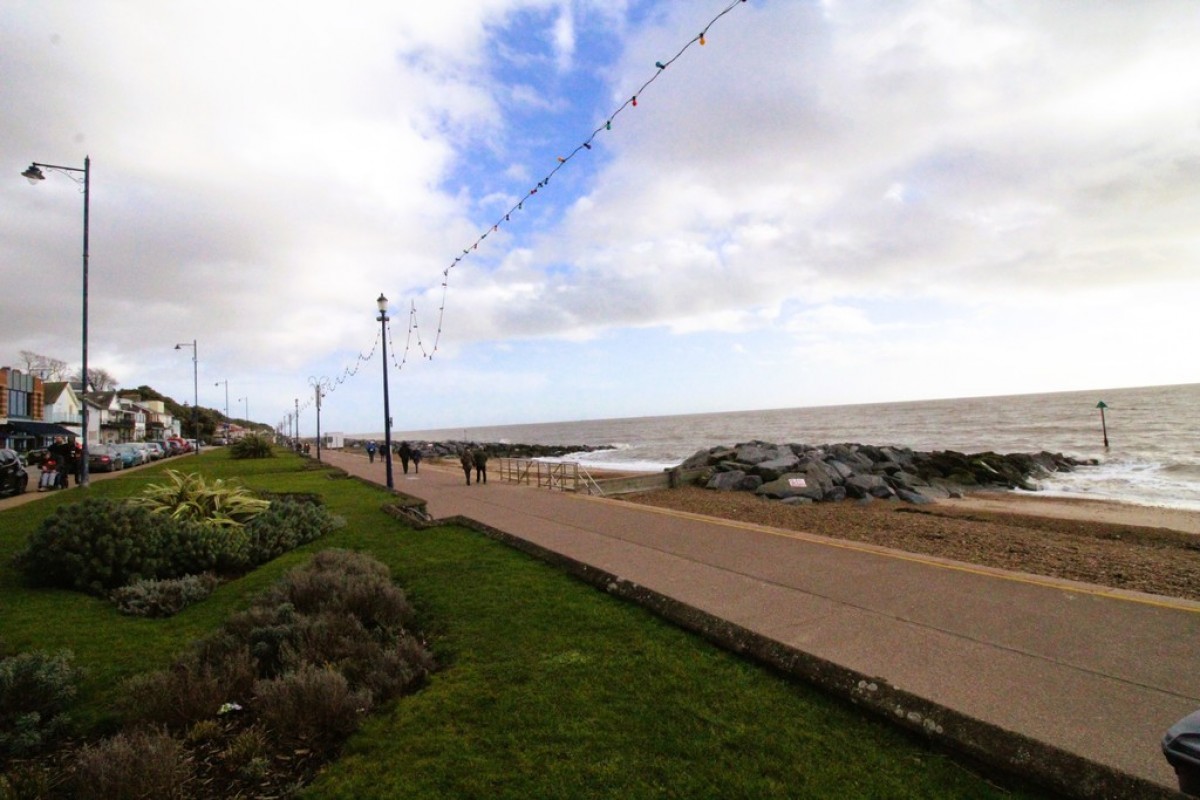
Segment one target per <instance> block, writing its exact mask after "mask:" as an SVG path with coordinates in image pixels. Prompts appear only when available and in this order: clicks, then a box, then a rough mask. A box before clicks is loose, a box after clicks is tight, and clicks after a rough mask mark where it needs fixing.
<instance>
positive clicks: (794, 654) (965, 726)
mask: <svg viewBox="0 0 1200 800" xmlns="http://www.w3.org/2000/svg"><path fill="white" fill-rule="evenodd" d="M376 485H377V484H376ZM389 513H391V512H389ZM393 516H400V514H396V513H393ZM404 519H405V520H406V521H408V522H410V523H412V522H413V521H412V520H411V519H409V518H408V517H404ZM414 525H415V527H418V528H420V529H428V528H433V527H438V526H442V525H458V526H461V527H464V528H469V529H471V530H474V531H478V532H479V533H482V534H483V535H485V536H488V537H489V538H492V539H495V540H496V541H499V542H502V543H503V544H506V545H508V546H510V547H512V548H514V549H516V550H518V551H520V552H522V553H525V554H527V555H530V556H532V557H534V558H537V559H539V560H540V561H543V562H545V563H547V564H549V565H551V566H554V567H556V568H558V569H561V570H563V571H564V572H565V573H567V574H568V575H571V576H572V577H574V578H577V579H579V580H581V581H583V582H585V583H587V584H589V585H591V586H593V587H595V588H597V589H600V590H602V591H604V592H607V593H608V594H611V595H613V596H615V597H620V598H622V599H624V600H628V601H631V602H634V603H636V604H638V605H639V606H641V607H643V608H645V609H646V610H648V611H650V612H651V613H653V614H656V615H657V616H659V617H661V618H663V619H665V620H667V621H669V622H671V623H673V624H675V625H678V626H680V627H682V628H684V629H686V630H689V631H692V632H693V633H696V634H698V635H700V636H702V637H703V638H704V639H706V640H707V641H709V642H712V643H713V644H715V645H717V646H718V647H721V648H723V649H725V650H728V651H730V652H733V653H736V654H738V655H740V656H743V657H747V658H750V659H752V660H754V661H756V662H758V663H760V664H763V665H765V666H767V667H770V668H772V669H774V670H777V671H779V672H781V673H783V674H785V675H787V676H789V677H792V678H797V679H799V680H802V681H804V682H806V683H808V684H810V685H812V686H815V687H816V688H818V689H820V690H822V691H824V692H827V693H828V694H831V695H833V696H835V697H838V698H840V699H843V700H847V701H849V702H850V703H853V704H854V705H856V706H859V707H861V708H863V709H865V710H867V711H868V712H870V713H872V714H874V715H875V716H877V717H879V718H881V719H883V720H885V721H887V722H889V723H892V724H894V725H897V726H899V727H901V728H903V729H905V730H907V731H909V732H910V733H913V734H915V735H917V736H918V737H920V738H921V739H924V740H925V741H926V742H928V743H929V744H930V745H932V746H934V747H937V748H941V749H944V750H948V751H951V752H954V753H955V754H957V755H958V756H960V757H964V758H965V759H967V760H968V761H969V762H971V763H974V764H975V765H977V766H978V767H980V768H981V769H983V770H985V771H990V772H991V773H992V774H994V775H1001V776H1004V777H1005V778H1007V779H1009V780H1011V781H1014V782H1016V783H1022V784H1034V785H1037V786H1040V787H1043V788H1046V789H1050V790H1052V791H1054V792H1058V793H1060V794H1062V795H1064V796H1066V797H1073V798H1080V800H1083V799H1084V798H1088V799H1092V800H1094V799H1095V798H1128V797H1137V798H1143V799H1144V800H1160V799H1161V800H1168V799H1169V798H1182V797H1184V795H1182V794H1180V793H1178V792H1176V791H1174V790H1172V789H1169V788H1167V787H1165V786H1162V785H1160V784H1157V783H1154V782H1151V781H1147V780H1145V779H1143V778H1139V777H1137V776H1135V775H1130V774H1128V773H1124V772H1121V771H1119V770H1115V769H1113V768H1111V767H1108V766H1106V765H1104V764H1099V763H1096V762H1094V761H1090V760H1088V759H1085V758H1082V757H1080V756H1078V755H1075V754H1073V753H1069V752H1067V751H1065V750H1062V749H1060V748H1057V747H1054V746H1053V745H1049V744H1046V743H1044V742H1039V741H1037V740H1034V739H1031V738H1029V737H1027V736H1023V735H1021V734H1018V733H1015V732H1012V731H1008V730H1005V729H1003V728H1001V727H999V726H997V725H993V724H991V723H987V722H983V721H981V720H977V719H974V718H973V717H970V716H967V715H965V714H963V713H961V712H958V711H955V710H953V709H950V708H946V707H945V706H942V705H940V704H938V703H934V702H932V701H929V700H927V699H925V698H922V697H918V696H916V695H913V694H911V693H909V692H906V691H904V690H902V689H898V688H896V687H894V686H891V685H889V684H887V683H886V682H884V681H883V680H881V679H878V678H874V677H872V676H869V675H865V674H863V673H860V672H856V671H854V670H851V669H847V668H845V667H842V666H839V665H837V664H834V663H832V662H829V661H826V660H825V659H822V658H818V657H816V656H814V655H812V654H810V653H806V652H804V651H802V650H799V649H797V648H794V647H790V646H788V645H785V644H783V643H781V642H778V641H776V640H774V639H771V638H769V637H766V636H763V635H762V634H759V633H755V632H754V631H751V630H748V629H746V628H744V627H742V626H740V625H736V624H734V623H731V622H728V621H727V620H723V619H721V618H719V617H715V616H713V615H712V614H709V613H708V612H705V611H701V610H699V609H697V608H695V607H693V606H690V605H687V604H685V603H681V602H679V601H678V600H675V599H674V598H671V597H668V596H666V595H664V594H662V593H660V592H656V591H654V590H652V589H648V588H646V587H644V586H640V585H638V584H636V583H634V582H632V581H628V580H625V579H623V578H621V577H620V576H618V575H614V574H612V573H610V572H607V571H605V570H602V569H598V568H596V567H593V566H591V565H589V564H586V563H584V562H582V561H578V560H576V559H573V558H571V557H569V556H565V555H563V554H561V553H557V552H555V551H553V550H549V549H547V548H545V547H542V546H541V545H538V544H535V543H533V542H530V541H528V540H526V539H522V538H520V537H518V536H514V535H512V534H510V533H507V532H505V531H502V530H499V529H497V528H493V527H491V526H489V525H486V524H484V523H481V522H478V521H476V520H473V519H471V518H469V517H464V516H451V517H446V518H444V519H438V520H428V521H422V522H418V523H414Z"/></svg>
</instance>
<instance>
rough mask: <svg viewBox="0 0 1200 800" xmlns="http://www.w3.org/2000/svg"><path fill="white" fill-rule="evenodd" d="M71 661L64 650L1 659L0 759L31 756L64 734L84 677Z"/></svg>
mask: <svg viewBox="0 0 1200 800" xmlns="http://www.w3.org/2000/svg"><path fill="white" fill-rule="evenodd" d="M72 658H73V655H72V653H71V652H70V651H69V650H63V651H61V652H59V653H56V654H54V655H51V654H49V653H45V652H42V651H35V652H31V653H19V654H17V655H15V656H9V657H7V658H3V659H0V756H6V755H21V754H24V753H29V752H33V751H35V750H38V749H40V748H41V747H43V746H44V745H46V744H48V743H49V742H51V741H52V740H53V739H54V738H55V737H56V736H58V735H60V734H61V733H63V732H64V731H65V729H66V727H67V725H68V723H69V721H70V720H69V718H68V717H67V714H66V710H67V708H68V707H69V706H70V705H71V703H72V701H74V699H75V695H76V693H77V692H78V684H79V680H80V678H81V677H82V675H83V672H82V670H80V669H77V668H75V667H73V666H71V660H72Z"/></svg>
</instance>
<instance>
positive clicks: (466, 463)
mask: <svg viewBox="0 0 1200 800" xmlns="http://www.w3.org/2000/svg"><path fill="white" fill-rule="evenodd" d="M458 460H459V462H461V463H462V468H463V474H464V475H466V476H467V486H470V485H471V467H473V466H475V459H474V457H473V456H472V455H471V451H470V449H468V448H465V447H464V448H463V451H462V455H461V456H459V457H458Z"/></svg>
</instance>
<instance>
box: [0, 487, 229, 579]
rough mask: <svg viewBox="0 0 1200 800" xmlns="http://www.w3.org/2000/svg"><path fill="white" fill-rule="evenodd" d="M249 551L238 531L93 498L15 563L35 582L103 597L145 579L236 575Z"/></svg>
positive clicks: (62, 515)
mask: <svg viewBox="0 0 1200 800" xmlns="http://www.w3.org/2000/svg"><path fill="white" fill-rule="evenodd" d="M248 552H249V537H248V536H247V534H246V533H245V532H244V531H243V530H241V529H222V528H209V527H206V526H204V525H200V524H198V523H196V522H191V521H187V520H179V519H174V518H172V517H169V516H165V515H161V514H155V513H153V512H151V511H150V510H149V509H147V508H145V507H142V506H137V505H132V504H130V503H126V502H120V501H115V500H107V499H99V498H88V499H87V500H84V501H83V502H80V503H73V504H71V505H65V506H60V507H58V508H57V509H55V511H54V513H53V514H51V515H50V516H49V517H47V518H46V519H45V520H43V521H42V524H41V526H40V527H39V528H38V530H37V531H36V532H35V533H34V534H33V535H32V536H30V537H29V541H28V543H27V544H26V547H25V549H24V550H22V551H21V552H19V553H18V554H17V555H16V557H15V558H14V563H15V564H16V566H17V567H18V569H20V570H21V571H22V572H23V573H24V574H25V575H26V576H27V577H28V578H29V580H30V581H31V582H33V583H35V584H42V585H49V586H61V587H65V588H71V589H78V590H81V591H85V592H90V593H92V594H101V595H103V594H108V593H109V592H111V591H112V590H113V589H116V588H118V587H121V586H126V585H129V584H131V583H134V582H137V581H141V580H156V579H157V580H162V579H167V578H178V577H181V576H183V575H189V574H198V573H202V572H208V571H210V570H221V571H226V572H228V571H238V570H240V569H244V568H245V566H246V565H247V563H248V555H247V554H248Z"/></svg>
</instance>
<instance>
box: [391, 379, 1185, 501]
mask: <svg viewBox="0 0 1200 800" xmlns="http://www.w3.org/2000/svg"><path fill="white" fill-rule="evenodd" d="M1101 404H1103V408H1101ZM1198 432H1200V384H1187V385H1177V386H1153V387H1142V388H1124V389H1100V390H1089V391H1076V392H1055V393H1051V394H1025V395H1010V396H1000V397H970V398H961V399H953V400H920V401H908V402H897V403H870V404H863V405H843V406H815V407H811V408H780V409H768V410H756V411H729V412H720V413H711V414H680V415H674V416H658V417H630V418H620V419H596V420H578V421H573V422H547V423H535V424H523V425H499V426H493V427H475V428H452V429H442V430H428V431H393V432H392V440H393V441H399V440H404V439H407V440H417V441H450V440H457V441H462V440H466V441H477V442H504V443H512V444H517V443H519V444H543V445H579V446H591V447H596V446H606V447H605V448H604V449H601V450H597V451H593V452H579V453H575V454H571V455H568V456H566V457H564V460H568V461H575V462H578V463H580V464H581V465H582V466H583V467H585V468H595V469H617V470H626V471H638V472H657V471H659V470H663V469H668V468H670V467H673V466H676V465H678V464H680V463H681V462H683V461H684V460H685V459H687V458H688V457H689V456H691V455H692V454H694V453H695V452H697V451H698V450H707V449H709V448H711V447H715V446H719V445H734V444H739V443H742V442H748V441H754V440H758V441H764V442H773V443H779V444H783V443H803V444H810V445H822V444H838V443H857V444H871V445H880V446H882V445H892V446H898V447H909V448H912V449H913V450H928V451H934V450H957V451H959V452H964V453H977V452H984V451H994V452H998V453H1036V452H1041V451H1043V450H1044V451H1049V452H1051V453H1062V454H1064V455H1068V456H1073V457H1075V458H1079V459H1095V460H1096V461H1097V465H1096V466H1087V467H1081V468H1079V469H1077V470H1075V471H1074V472H1069V473H1067V472H1064V473H1056V474H1054V475H1051V476H1049V477H1047V478H1045V479H1044V480H1041V481H1040V483H1039V493H1040V494H1041V495H1043V496H1057V497H1078V498H1091V499H1100V500H1111V501H1116V502H1122V503H1131V504H1136V505H1148V506H1161V507H1166V508H1180V509H1191V510H1200V439H1198V435H1197V434H1198ZM375 435H376V434H372V436H375ZM378 438H383V437H382V435H381V434H379V435H378Z"/></svg>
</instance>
